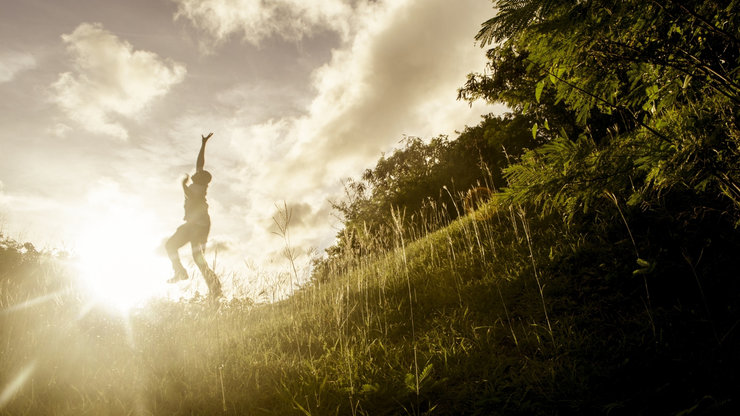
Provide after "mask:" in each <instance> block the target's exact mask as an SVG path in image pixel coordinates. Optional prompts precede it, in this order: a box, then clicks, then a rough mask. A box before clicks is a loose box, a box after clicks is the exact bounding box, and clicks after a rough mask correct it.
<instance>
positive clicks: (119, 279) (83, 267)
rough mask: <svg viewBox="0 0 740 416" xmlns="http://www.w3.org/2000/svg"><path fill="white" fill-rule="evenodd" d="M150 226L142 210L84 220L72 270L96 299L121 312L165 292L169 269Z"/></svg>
mask: <svg viewBox="0 0 740 416" xmlns="http://www.w3.org/2000/svg"><path fill="white" fill-rule="evenodd" d="M154 225H155V221H154V218H153V217H152V216H151V215H148V214H146V213H145V212H144V211H143V210H137V209H134V208H132V207H120V206H119V207H115V208H107V209H106V210H105V211H104V212H100V213H96V214H95V215H93V218H89V219H87V220H86V221H85V226H84V227H83V229H82V230H81V232H80V235H79V237H78V240H77V244H76V247H77V248H76V254H77V256H76V257H77V269H78V272H79V278H80V280H81V281H82V283H83V285H84V286H85V288H86V289H88V291H89V292H90V294H91V295H92V296H93V297H94V300H95V301H96V302H98V303H101V304H103V305H105V306H108V307H112V308H115V309H116V310H118V311H120V312H124V313H125V312H127V311H129V310H130V309H131V308H132V307H134V306H136V305H137V304H139V303H141V302H143V301H145V300H147V299H151V298H153V297H163V296H166V293H167V289H168V288H167V284H166V280H167V278H168V277H169V274H171V271H170V268H169V266H168V264H169V263H168V260H167V258H166V256H164V254H162V253H161V252H160V250H161V248H160V246H161V243H162V235H160V234H158V233H157V232H155V230H157V227H155V226H154Z"/></svg>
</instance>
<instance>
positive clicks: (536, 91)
mask: <svg viewBox="0 0 740 416" xmlns="http://www.w3.org/2000/svg"><path fill="white" fill-rule="evenodd" d="M543 88H545V80H544V79H542V80H540V82H538V83H537V86H536V87H535V89H534V98H535V99H536V100H537V102H540V97H541V96H542V89H543Z"/></svg>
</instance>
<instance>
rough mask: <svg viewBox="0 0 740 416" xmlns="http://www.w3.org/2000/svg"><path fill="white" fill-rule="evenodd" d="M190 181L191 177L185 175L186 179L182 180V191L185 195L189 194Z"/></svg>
mask: <svg viewBox="0 0 740 416" xmlns="http://www.w3.org/2000/svg"><path fill="white" fill-rule="evenodd" d="M188 179H190V175H188V174H185V178H183V180H182V191H183V192H185V195H187V194H188Z"/></svg>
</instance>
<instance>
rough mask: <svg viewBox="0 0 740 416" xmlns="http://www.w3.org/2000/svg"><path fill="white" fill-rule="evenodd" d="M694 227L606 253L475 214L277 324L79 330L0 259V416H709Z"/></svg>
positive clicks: (722, 346)
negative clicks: (35, 300) (0, 341)
mask: <svg viewBox="0 0 740 416" xmlns="http://www.w3.org/2000/svg"><path fill="white" fill-rule="evenodd" d="M633 218H639V217H633ZM396 220H397V221H396V225H397V226H398V227H399V229H400V227H402V226H403V225H402V221H401V219H400V218H396ZM643 220H644V221H650V222H649V223H650V224H651V226H652V228H653V232H655V231H654V230H655V229H656V228H659V227H660V223H659V222H657V221H655V220H654V219H647V218H646V219H643ZM634 221H635V222H637V221H638V220H637V219H635V220H634ZM596 223H598V219H597V218H595V219H594V224H596ZM707 224H711V222H709V223H705V227H704V228H702V229H701V235H713V236H714V239H713V240H712V241H711V242H708V241H696V239H692V235H691V231H690V230H682V231H681V233H678V234H680V238H679V236H678V234H677V237H676V238H675V239H674V240H672V241H662V242H660V243H661V244H662V245H661V246H660V247H659V248H658V249H656V248H655V246H649V245H648V244H647V243H646V241H649V240H647V239H645V240H640V238H639V236H638V237H637V241H636V243H635V245H633V243H632V241H631V240H630V237H629V234H628V233H627V227H625V224H601V225H599V226H600V227H602V230H603V231H604V233H603V234H597V235H609V236H610V238H609V241H606V240H604V239H603V237H599V238H598V239H597V238H595V237H594V238H592V237H589V234H588V233H585V232H583V230H577V229H574V228H572V227H568V226H565V225H564V224H563V223H562V221H560V220H557V219H554V218H539V217H538V218H531V217H530V216H528V215H526V213H525V212H524V210H523V209H521V208H519V209H514V208H510V209H501V208H496V207H494V206H493V205H491V206H489V207H486V208H484V210H483V211H478V212H477V213H475V214H474V215H472V216H467V217H463V218H461V219H459V220H457V221H455V222H453V223H452V224H450V225H449V226H447V227H444V228H442V229H440V230H439V231H437V232H434V233H431V234H427V235H424V233H420V234H421V235H420V236H419V237H418V238H417V239H416V240H415V241H413V242H411V243H408V242H406V241H402V240H400V239H399V241H397V245H398V248H397V249H396V250H394V251H391V252H388V253H384V254H374V255H370V254H367V253H364V252H363V250H364V248H366V246H365V245H362V244H361V245H360V246H359V247H358V248H357V250H359V251H358V252H356V253H346V255H345V259H346V261H345V263H344V264H342V265H338V264H337V265H335V269H336V270H330V271H329V272H328V274H327V275H324V276H323V278H322V279H317V280H315V281H314V282H313V284H312V285H310V286H308V287H306V288H304V289H302V290H301V291H299V292H298V293H297V294H296V295H295V296H293V297H292V298H290V299H288V300H286V301H284V302H281V303H278V304H273V305H263V306H257V307H253V306H252V305H251V304H250V303H249V302H248V301H243V300H234V301H232V302H231V303H229V304H226V305H223V306H222V307H221V308H220V310H218V311H214V310H213V309H212V308H210V307H209V306H208V305H206V304H204V303H202V302H200V301H198V300H193V301H190V302H180V303H165V302H161V303H156V304H151V305H149V306H147V307H146V308H143V309H141V310H138V311H136V312H135V313H133V314H132V315H131V316H130V317H129V318H122V317H117V316H112V315H109V314H108V313H107V312H105V311H103V310H99V309H97V308H95V307H93V309H92V310H89V311H87V313H81V312H80V310H81V308H83V307H84V300H82V299H80V298H79V296H78V295H76V293H75V292H74V290H71V291H70V290H66V291H65V290H64V288H62V289H60V287H59V286H60V283H59V282H63V281H64V280H63V279H62V278H61V276H60V274H61V273H62V272H60V271H59V270H58V269H57V268H55V267H50V266H49V263H44V262H43V261H41V260H38V257H33V258H32V259H31V260H32V261H31V260H29V256H28V255H25V257H24V256H20V257H18V256H16V257H13V258H11V257H9V256H7V254H13V249H12V248H7V247H6V249H5V251H4V254H5V256H4V257H3V298H2V307H3V310H4V311H5V312H4V313H3V314H2V315H1V316H0V319H1V320H2V321H1V322H2V326H1V327H2V331H3V340H4V342H3V344H4V345H3V347H2V357H3V358H2V361H1V363H0V368H1V369H2V371H0V373H1V374H3V376H2V380H0V382H2V386H3V389H4V390H3V393H2V403H1V404H2V406H3V407H2V408H0V413H3V414H219V413H224V412H226V413H229V414H311V415H325V414H369V415H382V414H436V415H460V414H486V415H491V414H501V415H516V414H522V415H524V414H526V415H552V414H584V415H585V414H589V415H591V414H610V415H614V414H631V415H632V414H651V415H654V414H682V415H688V414H691V415H700V414H722V413H728V412H731V411H734V410H737V409H738V406H739V404H738V401H737V399H736V398H735V395H734V393H735V390H736V388H737V385H738V383H737V381H738V380H737V375H736V374H737V371H736V370H737V369H738V368H739V367H738V359H739V358H738V356H737V354H736V351H738V346H740V345H739V344H740V335H738V331H737V330H736V324H737V322H738V321H739V320H740V316H739V315H740V312H739V311H738V304H739V303H738V302H737V300H738V299H737V298H738V293H740V292H738V290H737V289H738V287H737V286H738V285H737V283H736V278H734V277H733V276H734V275H733V274H732V273H731V272H730V270H732V269H731V268H730V267H731V266H734V265H736V263H737V260H736V259H735V258H733V256H732V253H737V249H738V248H739V247H738V241H737V239H736V237H735V235H736V233H735V232H734V230H732V229H729V230H726V231H725V232H721V231H719V230H708V229H707V228H706V225H707ZM717 224H719V225H717V226H718V227H719V226H720V225H721V224H720V223H717ZM630 225H631V226H632V227H634V228H640V224H638V223H635V224H630ZM715 231H716V232H715ZM697 232H698V231H697ZM399 235H401V234H399ZM661 235H662V234H661ZM641 241H643V242H642V243H641ZM371 243H372V242H369V241H368V242H364V243H363V244H367V245H369V244H371ZM17 248H18V247H15V249H17ZM638 249H639V250H640V251H641V252H643V253H645V254H644V255H645V256H646V258H649V260H644V259H640V262H639V264H638V262H637V256H636V253H635V252H636V250H638ZM15 254H18V252H17V250H16V251H15ZM647 254H651V257H650V256H647ZM19 258H22V259H25V260H24V261H25V263H23V264H25V266H24V267H22V268H19V267H15V266H17V265H18V264H21V263H18V262H17V261H20V260H19ZM681 258H683V260H681ZM682 262H683V263H682ZM29 264H30V266H29ZM11 266H13V267H11ZM61 286H64V285H61ZM67 289H69V288H67ZM49 292H53V293H55V295H54V297H53V298H52V301H46V302H40V303H35V304H31V305H28V306H27V307H24V308H20V309H18V308H15V309H13V308H11V306H12V305H18V304H20V303H22V301H23V300H25V299H29V298H31V297H32V296H37V295H43V294H45V293H49ZM13 393H16V394H13Z"/></svg>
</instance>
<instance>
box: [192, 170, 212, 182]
mask: <svg viewBox="0 0 740 416" xmlns="http://www.w3.org/2000/svg"><path fill="white" fill-rule="evenodd" d="M191 179H192V180H193V183H197V184H198V185H208V184H209V183H210V182H211V173H210V172H208V171H207V170H201V171H200V172H196V173H195V175H193V176H192V178H191Z"/></svg>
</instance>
